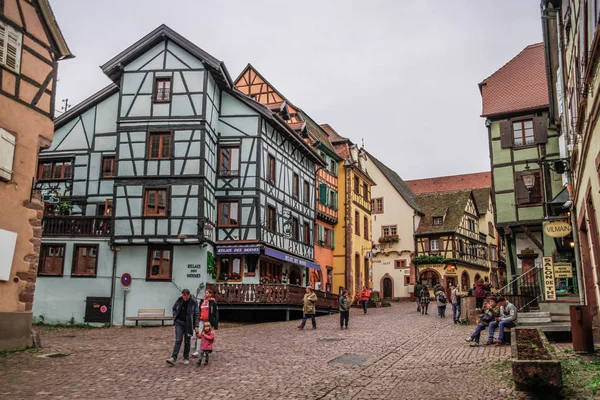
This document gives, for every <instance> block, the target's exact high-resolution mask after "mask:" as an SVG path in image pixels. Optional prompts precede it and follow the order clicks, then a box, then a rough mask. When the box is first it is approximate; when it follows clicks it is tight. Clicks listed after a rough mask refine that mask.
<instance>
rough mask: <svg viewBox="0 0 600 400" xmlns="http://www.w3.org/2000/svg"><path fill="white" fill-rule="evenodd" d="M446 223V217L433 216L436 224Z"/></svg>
mask: <svg viewBox="0 0 600 400" xmlns="http://www.w3.org/2000/svg"><path fill="white" fill-rule="evenodd" d="M443 223H444V217H433V224H434V225H442V224H443Z"/></svg>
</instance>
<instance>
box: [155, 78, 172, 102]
mask: <svg viewBox="0 0 600 400" xmlns="http://www.w3.org/2000/svg"><path fill="white" fill-rule="evenodd" d="M169 101H171V78H156V79H155V80H154V102H156V103H168V102H169Z"/></svg>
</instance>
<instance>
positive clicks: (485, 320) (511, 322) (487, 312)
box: [466, 296, 517, 347]
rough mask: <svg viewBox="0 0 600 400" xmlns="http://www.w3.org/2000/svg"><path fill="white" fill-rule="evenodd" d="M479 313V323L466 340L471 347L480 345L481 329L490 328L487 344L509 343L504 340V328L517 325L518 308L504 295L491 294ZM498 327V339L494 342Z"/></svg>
mask: <svg viewBox="0 0 600 400" xmlns="http://www.w3.org/2000/svg"><path fill="white" fill-rule="evenodd" d="M481 311H482V313H481V314H480V315H479V323H478V324H477V326H476V327H475V331H474V332H473V333H472V334H471V336H469V337H468V338H467V339H466V341H467V342H469V343H470V345H471V347H478V346H479V337H480V336H481V331H483V330H485V329H486V328H487V329H488V340H487V342H486V343H484V344H485V345H492V344H495V345H496V346H503V345H505V344H507V343H506V342H505V340H504V330H505V329H506V328H513V327H515V326H516V325H517V308H516V307H515V306H514V304H512V303H510V302H509V301H508V300H506V299H505V298H504V297H498V298H497V297H495V296H491V297H490V298H489V299H488V301H487V302H484V303H483V305H482V308H481ZM496 328H498V340H497V341H496V342H494V332H495V330H496Z"/></svg>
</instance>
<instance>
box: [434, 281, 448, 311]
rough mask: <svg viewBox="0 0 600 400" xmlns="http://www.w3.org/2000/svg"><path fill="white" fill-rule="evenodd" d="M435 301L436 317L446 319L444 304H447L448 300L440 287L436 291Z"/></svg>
mask: <svg viewBox="0 0 600 400" xmlns="http://www.w3.org/2000/svg"><path fill="white" fill-rule="evenodd" d="M435 301H436V304H437V308H438V316H439V317H440V318H446V304H448V299H447V298H446V295H445V294H444V289H443V288H442V287H439V289H438V291H437V292H436V293H435Z"/></svg>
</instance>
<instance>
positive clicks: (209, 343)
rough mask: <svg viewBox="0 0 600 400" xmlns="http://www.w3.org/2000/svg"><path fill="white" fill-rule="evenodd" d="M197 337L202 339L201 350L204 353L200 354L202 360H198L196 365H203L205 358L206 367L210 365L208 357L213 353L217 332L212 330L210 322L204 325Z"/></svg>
mask: <svg viewBox="0 0 600 400" xmlns="http://www.w3.org/2000/svg"><path fill="white" fill-rule="evenodd" d="M197 336H198V339H200V350H201V351H202V354H200V360H198V362H197V363H196V365H198V366H200V365H202V359H203V358H204V359H205V361H204V365H208V356H209V355H210V353H212V350H213V342H214V341H215V331H213V330H212V326H211V325H210V322H205V323H204V327H203V328H202V332H199V333H198V334H197Z"/></svg>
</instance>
